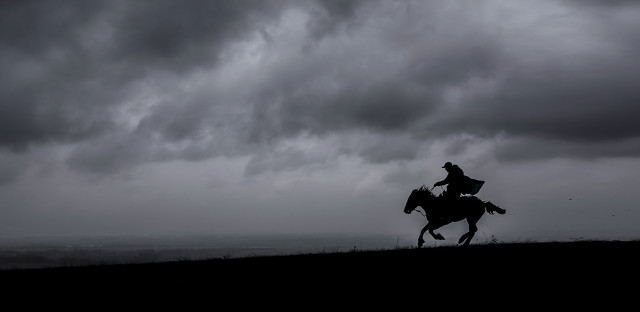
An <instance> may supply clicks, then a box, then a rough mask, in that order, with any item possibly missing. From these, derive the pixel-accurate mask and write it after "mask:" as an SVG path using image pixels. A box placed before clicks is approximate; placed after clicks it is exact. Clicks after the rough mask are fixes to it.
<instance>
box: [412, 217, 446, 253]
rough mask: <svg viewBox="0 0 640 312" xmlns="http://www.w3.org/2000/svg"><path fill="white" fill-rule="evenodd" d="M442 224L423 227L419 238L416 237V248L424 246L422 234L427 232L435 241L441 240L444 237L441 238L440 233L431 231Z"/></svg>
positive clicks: (428, 224)
mask: <svg viewBox="0 0 640 312" xmlns="http://www.w3.org/2000/svg"><path fill="white" fill-rule="evenodd" d="M441 226H442V224H439V223H431V222H429V223H427V225H425V226H424V227H423V228H422V230H421V231H420V236H419V237H418V247H422V245H424V238H423V236H424V232H426V231H427V230H428V231H429V234H431V236H433V238H435V239H437V240H443V239H444V236H442V235H441V234H440V233H434V232H433V230H435V229H437V228H439V227H441Z"/></svg>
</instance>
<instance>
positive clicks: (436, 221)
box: [404, 185, 506, 247]
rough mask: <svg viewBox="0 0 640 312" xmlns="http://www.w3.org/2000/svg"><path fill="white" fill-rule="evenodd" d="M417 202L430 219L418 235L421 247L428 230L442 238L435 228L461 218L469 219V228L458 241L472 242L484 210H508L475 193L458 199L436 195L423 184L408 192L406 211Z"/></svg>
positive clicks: (437, 237) (439, 238)
mask: <svg viewBox="0 0 640 312" xmlns="http://www.w3.org/2000/svg"><path fill="white" fill-rule="evenodd" d="M418 206H420V207H422V209H424V212H425V216H426V217H427V220H428V223H427V225H425V226H424V228H422V231H420V236H419V237H418V247H422V245H423V244H424V238H422V236H423V235H424V232H425V231H427V230H428V231H429V234H431V236H433V238H435V239H438V240H441V239H444V237H443V236H442V235H441V234H439V233H434V232H433V230H435V229H438V228H440V227H442V226H445V225H447V224H449V223H451V222H458V221H462V220H464V219H467V223H469V232H467V233H465V234H463V235H462V237H460V239H459V240H458V244H461V243H462V242H463V241H464V244H463V245H464V246H466V245H469V242H470V241H471V239H472V238H473V236H474V235H475V234H476V231H478V227H477V226H476V223H478V220H480V218H482V215H483V214H484V212H485V211H486V212H488V213H489V214H493V213H494V212H497V213H499V214H504V213H505V212H506V210H504V209H502V208H500V207H498V206H496V205H494V204H492V203H491V202H488V201H487V202H485V201H482V200H480V199H479V198H477V197H475V196H469V197H460V198H455V199H446V198H444V197H443V196H435V195H434V194H433V193H432V192H431V190H429V189H427V188H426V187H425V186H424V185H423V186H421V187H420V188H418V189H415V190H413V191H412V192H411V195H409V199H407V204H406V205H405V206H404V213H406V214H409V213H411V212H412V211H414V210H415V209H416V208H417V207H418Z"/></svg>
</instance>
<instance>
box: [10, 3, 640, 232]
mask: <svg viewBox="0 0 640 312" xmlns="http://www.w3.org/2000/svg"><path fill="white" fill-rule="evenodd" d="M639 57H640V2H638V1H605V0H602V1H596V0H588V1H578V0H573V1H571V0H563V1H562V0H553V1H552V0H539V1H448V0H447V1H445V0H442V1H399V0H398V1H391V0H390V1H382V0H381V1H373V0H371V1H337V0H336V1H320V0H300V1H286V0H282V1H268V0H266V1H237V0H233V1H232V0H229V1H177V0H176V1H167V0H159V1H118V0H110V1H82V0H78V1H24V0H22V1H3V2H1V3H0V68H1V69H2V70H1V72H2V73H1V74H0V205H1V207H0V235H3V236H25V235H27V236H50V235H119V234H126V235H130V234H144V235H151V234H170V235H172V234H269V233H311V234H313V233H372V234H384V235H405V234H407V235H416V236H417V234H418V231H419V229H420V228H421V227H422V226H423V225H424V218H423V217H422V216H420V215H418V214H412V215H405V214H404V213H403V212H402V209H403V208H404V204H405V202H406V199H407V197H408V195H409V193H410V192H411V190H412V189H414V188H417V187H419V186H420V185H422V184H426V185H429V186H430V185H433V183H435V182H437V181H439V180H442V179H443V178H444V177H445V176H446V172H445V171H444V169H442V168H441V167H442V165H443V164H444V163H445V162H446V161H451V162H453V163H456V164H458V165H459V166H460V167H461V168H462V169H463V170H464V171H465V173H466V174H467V175H469V176H471V177H472V178H476V179H480V180H485V181H486V183H485V186H484V188H483V189H482V190H481V191H480V193H479V194H478V196H479V197H480V198H482V199H483V200H490V201H492V202H493V203H495V204H497V205H499V206H501V207H502V208H505V209H506V210H507V214H506V215H503V216H498V215H485V216H484V217H483V219H482V220H481V221H480V224H479V228H480V230H479V232H478V234H477V236H476V237H477V240H479V241H483V240H490V239H492V238H494V237H495V238H496V239H499V240H505V241H506V240H538V239H558V240H564V239H576V238H597V239H619V238H639V237H640V210H639V209H638V199H640V196H638V194H639V193H638V190H637V188H638V185H640V122H638V121H637V119H638V116H640V62H639V61H638V59H639ZM437 190H438V191H441V190H442V189H440V188H438V189H437ZM465 231H466V225H465V224H464V223H458V224H455V225H450V226H447V227H445V228H443V230H442V233H443V234H444V235H445V236H447V239H450V240H452V241H456V240H457V238H458V237H459V235H461V234H462V233H464V232H465ZM429 239H431V238H429Z"/></svg>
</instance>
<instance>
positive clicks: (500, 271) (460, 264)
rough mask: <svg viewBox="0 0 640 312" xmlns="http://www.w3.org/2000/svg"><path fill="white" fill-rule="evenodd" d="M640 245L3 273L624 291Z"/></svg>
mask: <svg viewBox="0 0 640 312" xmlns="http://www.w3.org/2000/svg"><path fill="white" fill-rule="evenodd" d="M639 250H640V242H639V241H580V242H558V243H514V244H488V245H471V246H467V247H433V248H421V249H397V250H375V251H354V252H341V253H317V254H304V255H292V256H264V257H248V258H234V259H212V260H200V261H177V262H166V263H149V264H126V265H99V266H86V267H63V268H50V269H29V270H5V271H0V278H1V279H2V281H3V284H4V285H12V286H13V287H18V288H19V287H29V286H30V285H38V287H41V288H43V289H78V288H80V289H85V290H86V289H92V290H94V291H96V292H103V291H137V292H141V293H142V292H147V293H149V292H150V293H153V292H154V291H155V290H162V291H165V292H166V291H169V292H175V293H176V294H177V293H183V294H184V293H189V292H190V291H191V290H193V291H198V292H202V291H206V292H210V293H211V294H217V295H221V294H227V293H229V294H240V293H242V294H247V295H249V294H251V293H256V292H257V293H256V294H260V295H262V296H264V295H266V294H273V295H274V296H282V295H287V296H288V295H293V294H298V295H300V294H306V296H311V294H314V296H323V294H324V295H330V294H334V295H336V294H342V295H347V294H349V296H350V295H353V296H355V295H356V294H358V295H365V294H368V295H371V293H372V292H374V293H380V292H382V293H385V292H388V293H389V294H392V293H395V294H398V293H400V294H406V296H408V297H414V296H418V297H419V296H427V294H434V293H439V294H440V295H442V294H445V295H447V296H448V295H451V296H453V297H456V296H458V295H459V296H462V297H464V296H469V295H472V296H479V295H481V294H482V293H483V292H486V293H487V296H491V295H500V296H514V295H517V296H519V297H522V296H523V295H525V296H526V294H528V293H529V292H532V293H531V295H532V296H534V297H539V296H542V297H541V298H546V299H549V296H556V297H557V296H559V298H563V299H567V298H568V297H565V295H566V296H568V294H569V293H573V292H578V293H581V294H582V295H586V294H592V293H597V294H599V295H602V294H605V293H607V294H611V293H616V294H620V295H621V296H622V295H624V293H625V292H628V291H630V290H632V289H636V285H637V281H638V278H639V277H640V274H639V272H640V269H639V268H638V264H639V263H640V262H639V261H638V260H640V255H639V253H638V251H639ZM626 285H628V286H626ZM465 294H466V295H465ZM582 295H581V296H582ZM223 297H224V296H223ZM367 298H369V299H371V298H370V297H367ZM425 298H426V297H425ZM584 299H585V298H582V299H580V300H584Z"/></svg>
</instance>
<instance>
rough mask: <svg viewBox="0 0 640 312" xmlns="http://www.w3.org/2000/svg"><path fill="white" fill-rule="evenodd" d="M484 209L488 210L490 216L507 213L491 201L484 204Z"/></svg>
mask: <svg viewBox="0 0 640 312" xmlns="http://www.w3.org/2000/svg"><path fill="white" fill-rule="evenodd" d="M484 209H486V210H487V212H488V213H489V214H493V213H494V212H497V213H499V214H504V213H505V212H507V211H506V210H504V209H502V208H500V207H498V206H496V205H494V204H493V203H492V202H490V201H488V202H485V203H484Z"/></svg>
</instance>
